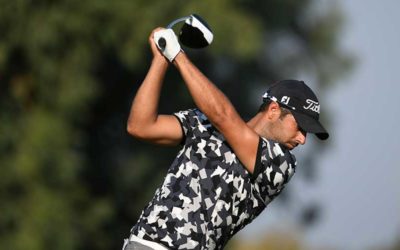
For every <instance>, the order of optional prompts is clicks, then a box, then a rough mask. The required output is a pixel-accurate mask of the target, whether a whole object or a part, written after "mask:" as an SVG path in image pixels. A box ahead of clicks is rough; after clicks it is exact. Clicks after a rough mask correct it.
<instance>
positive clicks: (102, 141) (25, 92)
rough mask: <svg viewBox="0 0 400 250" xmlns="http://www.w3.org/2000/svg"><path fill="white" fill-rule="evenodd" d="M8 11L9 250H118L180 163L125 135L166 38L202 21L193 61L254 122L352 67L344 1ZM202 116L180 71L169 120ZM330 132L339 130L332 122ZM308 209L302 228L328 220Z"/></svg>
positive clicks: (173, 77)
mask: <svg viewBox="0 0 400 250" xmlns="http://www.w3.org/2000/svg"><path fill="white" fill-rule="evenodd" d="M0 6H1V7H0V164H1V178H0V246H1V247H0V248H1V249H15V250H22V249H24V250H26V249H32V250H41V249H60V250H61V249H62V250H64V249H65V250H67V249H82V250H83V249H85V250H86V249H120V248H121V246H122V240H123V238H125V237H126V236H128V234H129V230H130V228H131V226H132V225H133V224H134V223H135V221H136V220H137V218H138V216H139V213H140V212H141V209H142V208H143V207H144V206H145V205H146V203H147V202H148V201H149V200H150V199H151V197H152V194H153V193H154V191H155V189H156V187H157V186H158V185H159V184H160V183H161V181H162V178H163V176H164V175H165V173H166V170H167V168H168V166H169V164H170V162H171V161H172V159H173V158H174V154H175V152H176V151H177V149H176V148H161V147H156V146H153V145H148V144H144V143H142V142H138V141H136V140H135V139H133V138H131V137H130V136H129V135H128V134H127V132H126V121H127V118H128V114H129V109H130V104H131V101H132V98H133V96H134V94H135V92H136V90H137V88H138V86H139V85H140V83H141V81H142V80H143V78H144V76H145V74H146V71H147V69H148V67H149V63H150V60H151V53H150V50H149V46H148V43H147V39H148V36H149V34H150V32H151V30H152V29H154V28H155V27H158V26H166V25H167V24H168V23H169V22H170V21H172V20H174V19H176V18H178V17H181V16H186V15H188V14H191V13H197V14H199V15H201V16H202V17H203V18H204V19H206V20H207V21H208V23H209V24H210V26H211V27H212V29H213V31H214V35H215V37H214V42H213V44H212V45H211V46H210V47H208V48H207V49H204V50H201V51H195V50H190V49H186V52H187V53H188V54H189V55H190V57H191V58H192V59H193V61H194V62H195V64H196V65H198V66H199V67H200V68H201V70H202V71H203V72H205V73H206V75H208V76H209V77H210V78H211V80H212V81H214V82H215V83H216V84H217V86H218V87H219V88H221V89H222V90H223V91H224V92H225V93H226V94H227V95H228V97H229V98H230V99H231V100H232V102H233V104H234V105H235V107H237V109H238V111H239V113H240V114H241V115H242V117H243V118H244V119H248V118H250V117H251V116H252V115H254V114H255V112H256V111H257V108H258V105H259V104H260V101H261V95H262V93H263V91H265V89H266V88H267V87H268V84H270V83H272V82H274V81H276V80H280V79H283V78H303V79H304V80H306V81H310V82H311V85H312V87H313V88H314V89H315V90H316V92H317V93H318V95H323V94H324V93H325V92H326V91H327V90H329V89H330V88H331V87H332V85H334V84H335V83H336V82H337V79H338V78H339V77H343V76H344V75H346V73H348V72H349V71H350V70H351V69H352V66H353V65H354V57H353V55H352V54H351V53H348V52H346V51H343V50H342V49H340V47H339V46H338V39H339V35H340V32H341V29H342V27H343V23H344V22H343V21H344V20H345V19H344V17H343V14H342V11H341V8H340V6H338V5H337V4H336V2H335V3H334V4H329V5H327V6H328V7H327V6H326V5H324V6H325V7H324V6H323V5H321V4H320V2H319V1H312V0H269V1H251V0H248V1H245V0H236V1H228V0H219V1H211V0H207V1H142V0H135V1H123V0H121V1H104V0H86V1H76V0H69V1H67V0H64V1H62V0H59V1H54V0H53V1H51V0H47V1H28V0H15V1H8V0H0ZM321 102H322V103H324V101H323V100H321ZM191 107H193V103H192V101H191V98H190V96H189V94H188V92H187V91H186V89H185V87H184V85H183V83H182V80H181V78H180V77H179V75H178V74H177V72H176V70H174V69H172V70H169V72H168V74H167V77H166V84H165V86H164V89H163V93H162V98H161V103H160V112H161V113H172V112H174V111H177V110H182V109H186V108H191ZM322 119H323V120H324V122H325V123H327V124H328V123H329V121H330V117H329V112H325V114H324V116H323V117H322ZM327 145H329V144H319V143H315V144H313V149H312V150H310V152H313V154H306V155H304V156H303V157H302V159H303V164H302V165H304V166H303V167H302V171H304V173H306V174H304V175H303V176H302V177H300V178H304V179H305V180H306V181H312V180H313V178H315V171H317V170H316V168H315V167H314V165H315V164H314V156H315V155H316V154H318V153H319V152H322V151H323V150H324V148H325V147H326V146H327ZM290 193H291V191H290V188H288V190H287V191H286V192H285V194H284V197H283V198H281V199H280V201H279V202H280V203H281V205H282V206H284V205H285V204H287V203H290V202H291V196H290ZM299 209H300V210H303V211H304V212H302V213H300V217H301V218H299V223H303V224H304V225H305V226H307V225H312V223H313V221H314V220H316V219H318V216H316V215H317V214H318V209H319V208H318V206H316V207H304V208H303V207H299ZM279 237H280V236H279V235H276V236H273V237H270V238H267V239H269V240H266V239H261V243H253V245H252V246H251V247H250V248H249V245H248V243H246V242H239V241H235V239H234V240H233V241H232V243H231V244H230V245H229V246H228V247H227V248H229V249H277V247H276V246H277V245H276V244H277V243H276V241H274V240H272V239H279ZM274 242H275V243H274ZM285 242H286V243H287V244H288V245H287V248H284V249H301V248H302V246H301V242H300V241H296V239H295V237H294V238H293V241H291V240H288V239H287V238H286V240H285ZM255 244H258V245H255ZM274 244H275V245H274ZM257 247H258V248H257Z"/></svg>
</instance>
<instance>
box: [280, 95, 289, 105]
mask: <svg viewBox="0 0 400 250" xmlns="http://www.w3.org/2000/svg"><path fill="white" fill-rule="evenodd" d="M289 101H290V97H289V96H282V99H281V103H283V104H286V105H289Z"/></svg>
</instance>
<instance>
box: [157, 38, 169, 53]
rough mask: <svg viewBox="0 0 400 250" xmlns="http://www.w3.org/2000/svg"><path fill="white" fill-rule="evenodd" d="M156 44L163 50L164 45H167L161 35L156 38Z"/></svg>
mask: <svg viewBox="0 0 400 250" xmlns="http://www.w3.org/2000/svg"><path fill="white" fill-rule="evenodd" d="M158 46H159V47H160V48H161V49H162V50H164V49H165V47H166V46H167V41H166V40H165V38H163V37H161V38H160V39H158Z"/></svg>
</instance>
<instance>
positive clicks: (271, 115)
mask: <svg viewBox="0 0 400 250" xmlns="http://www.w3.org/2000/svg"><path fill="white" fill-rule="evenodd" d="M267 115H268V119H270V120H272V121H273V120H276V119H278V118H279V117H280V115H281V108H280V106H279V104H278V103H277V102H271V103H270V104H269V106H268V110H267Z"/></svg>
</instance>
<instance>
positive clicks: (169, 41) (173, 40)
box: [153, 29, 181, 62]
mask: <svg viewBox="0 0 400 250" xmlns="http://www.w3.org/2000/svg"><path fill="white" fill-rule="evenodd" d="M153 38H154V42H155V43H156V45H157V47H158V48H159V49H160V51H161V52H162V53H163V55H164V56H165V57H166V58H167V59H168V60H169V61H170V62H172V61H173V60H174V59H175V57H176V56H177V55H178V53H179V52H180V51H181V45H180V44H179V42H178V38H177V37H176V35H175V33H174V31H173V30H172V29H164V30H159V31H156V32H154V36H153ZM163 40H164V41H165V43H164V44H163ZM163 45H165V46H163Z"/></svg>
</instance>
